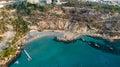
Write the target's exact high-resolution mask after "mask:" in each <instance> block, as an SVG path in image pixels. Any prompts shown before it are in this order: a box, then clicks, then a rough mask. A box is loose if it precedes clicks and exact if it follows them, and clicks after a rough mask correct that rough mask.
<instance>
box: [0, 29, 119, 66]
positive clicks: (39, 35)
mask: <svg viewBox="0 0 120 67" xmlns="http://www.w3.org/2000/svg"><path fill="white" fill-rule="evenodd" d="M84 35H85V34H80V33H71V32H68V31H60V30H44V31H42V32H39V31H37V30H31V31H30V32H29V33H28V34H27V35H26V36H24V37H23V38H21V39H20V40H19V41H18V42H17V43H18V44H17V45H21V49H19V50H18V51H16V54H15V56H12V57H10V58H9V60H7V61H6V62H4V64H2V63H1V64H0V67H8V66H9V64H10V63H11V62H12V61H14V59H16V58H17V57H18V56H19V55H20V54H21V51H22V49H23V48H24V46H25V44H27V43H30V42H32V41H34V40H36V39H39V38H42V37H45V36H55V37H62V38H63V39H64V36H67V37H70V39H71V38H72V37H74V36H75V38H78V37H80V36H84ZM88 36H93V37H100V38H103V39H106V38H105V37H104V36H102V35H99V34H96V35H88ZM118 39H119V38H118ZM21 40H22V43H21ZM63 41H64V40H63ZM112 42H114V40H113V41H112Z"/></svg>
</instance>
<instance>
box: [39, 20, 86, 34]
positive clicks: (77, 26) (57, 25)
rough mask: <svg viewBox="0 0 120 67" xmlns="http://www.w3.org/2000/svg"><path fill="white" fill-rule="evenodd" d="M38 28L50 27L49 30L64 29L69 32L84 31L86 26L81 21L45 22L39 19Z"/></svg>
mask: <svg viewBox="0 0 120 67" xmlns="http://www.w3.org/2000/svg"><path fill="white" fill-rule="evenodd" d="M38 29H42V30H45V29H50V30H66V31H70V32H77V33H80V32H86V31H87V26H86V25H85V24H83V23H71V22H69V21H60V20H58V21H56V22H52V21H49V22H45V21H41V22H39V23H38Z"/></svg>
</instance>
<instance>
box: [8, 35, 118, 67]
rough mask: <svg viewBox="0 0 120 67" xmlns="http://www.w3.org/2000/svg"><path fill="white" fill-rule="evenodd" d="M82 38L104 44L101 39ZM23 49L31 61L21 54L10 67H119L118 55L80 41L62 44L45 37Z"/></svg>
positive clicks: (52, 38) (51, 37)
mask: <svg viewBox="0 0 120 67" xmlns="http://www.w3.org/2000/svg"><path fill="white" fill-rule="evenodd" d="M83 38H84V39H85V40H87V41H94V42H99V43H101V44H106V42H105V41H104V40H102V39H94V38H91V37H87V36H84V37H83ZM119 44H120V42H118V43H114V45H119ZM106 45H107V44H106ZM25 49H26V50H27V52H28V53H29V54H30V56H31V57H32V60H31V61H28V60H27V56H26V55H25V53H24V52H22V54H21V56H20V57H19V58H18V59H17V60H16V61H17V62H18V63H17V64H16V63H14V62H13V63H12V64H11V65H10V67H120V55H115V54H111V53H107V52H103V51H101V50H97V49H95V48H93V47H91V46H89V45H88V44H86V43H83V42H81V41H80V40H77V41H76V42H73V43H63V42H56V41H54V37H53V36H47V37H43V38H40V39H37V40H35V41H33V42H30V43H28V44H27V45H26V46H25Z"/></svg>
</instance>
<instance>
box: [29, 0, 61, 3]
mask: <svg viewBox="0 0 120 67" xmlns="http://www.w3.org/2000/svg"><path fill="white" fill-rule="evenodd" d="M27 2H30V3H46V4H51V3H53V2H55V3H56V4H59V3H60V0H27Z"/></svg>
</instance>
